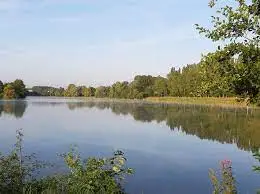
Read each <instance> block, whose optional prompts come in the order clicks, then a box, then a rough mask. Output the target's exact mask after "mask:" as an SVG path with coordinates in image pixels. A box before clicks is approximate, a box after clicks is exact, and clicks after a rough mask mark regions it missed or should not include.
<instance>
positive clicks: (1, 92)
mask: <svg viewBox="0 0 260 194" xmlns="http://www.w3.org/2000/svg"><path fill="white" fill-rule="evenodd" d="M3 92H4V84H3V82H2V81H1V80H0V98H2V97H3Z"/></svg>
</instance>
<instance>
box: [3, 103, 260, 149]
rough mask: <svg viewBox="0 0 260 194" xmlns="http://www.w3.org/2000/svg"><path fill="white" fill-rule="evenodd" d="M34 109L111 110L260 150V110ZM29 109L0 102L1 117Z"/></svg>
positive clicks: (19, 114) (100, 106) (81, 105)
mask: <svg viewBox="0 0 260 194" xmlns="http://www.w3.org/2000/svg"><path fill="white" fill-rule="evenodd" d="M28 102H29V103H30V104H32V105H33V106H52V107H55V106H64V105H67V107H68V108H69V109H70V110H72V111H74V110H77V109H81V108H97V109H100V110H104V109H107V110H111V111H112V112H113V113H114V114H116V115H130V116H132V117H133V118H134V119H135V120H136V121H141V122H153V121H156V122H158V123H160V122H165V123H166V124H167V126H168V127H169V128H170V129H171V130H173V131H174V130H181V131H183V132H185V133H187V134H190V135H195V136H197V137H199V138H201V139H208V140H214V141H218V142H221V143H232V144H236V145H237V146H238V147H239V148H240V149H244V150H251V151H255V150H258V148H260V141H259V139H260V111H259V110H252V112H250V114H248V115H247V112H246V110H244V109H227V108H217V107H205V106H187V105H186V106H183V105H167V104H149V103H140V102H134V101H131V102H128V101H119V102H118V101H98V100H93V101H92V100H91V101H83V100H82V101H79V100H68V99H63V100H61V99H57V100H51V101H49V100H48V99H46V100H43V101H30V100H29V101H28ZM26 108H27V102H26V101H0V116H1V115H2V114H3V113H4V114H11V115H14V116H15V117H16V118H20V117H22V116H23V115H24V112H25V110H26Z"/></svg>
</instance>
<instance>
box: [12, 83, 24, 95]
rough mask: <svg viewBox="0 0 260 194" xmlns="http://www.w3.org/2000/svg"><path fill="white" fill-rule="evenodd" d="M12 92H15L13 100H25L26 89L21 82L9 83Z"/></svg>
mask: <svg viewBox="0 0 260 194" xmlns="http://www.w3.org/2000/svg"><path fill="white" fill-rule="evenodd" d="M11 84H12V86H13V88H14V91H15V98H25V96H26V88H25V85H24V83H23V81H22V80H20V79H17V80H15V81H14V82H12V83H11Z"/></svg>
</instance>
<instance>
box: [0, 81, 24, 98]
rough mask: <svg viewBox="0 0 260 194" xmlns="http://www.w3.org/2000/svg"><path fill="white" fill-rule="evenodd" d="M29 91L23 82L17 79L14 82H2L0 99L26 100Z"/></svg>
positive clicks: (0, 84) (0, 82)
mask: <svg viewBox="0 0 260 194" xmlns="http://www.w3.org/2000/svg"><path fill="white" fill-rule="evenodd" d="M26 95H27V90H26V88H25V85H24V83H23V81H22V80H20V79H16V80H15V81H14V82H10V83H3V82H2V81H0V99H1V98H5V99H19V98H25V97H26Z"/></svg>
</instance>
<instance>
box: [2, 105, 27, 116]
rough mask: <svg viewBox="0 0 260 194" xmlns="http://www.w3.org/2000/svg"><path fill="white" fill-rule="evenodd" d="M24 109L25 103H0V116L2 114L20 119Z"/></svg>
mask: <svg viewBox="0 0 260 194" xmlns="http://www.w3.org/2000/svg"><path fill="white" fill-rule="evenodd" d="M26 108H27V102H26V101H0V116H2V114H10V115H14V116H15V117H16V118H21V117H22V116H23V115H24V112H25V110H26Z"/></svg>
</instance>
